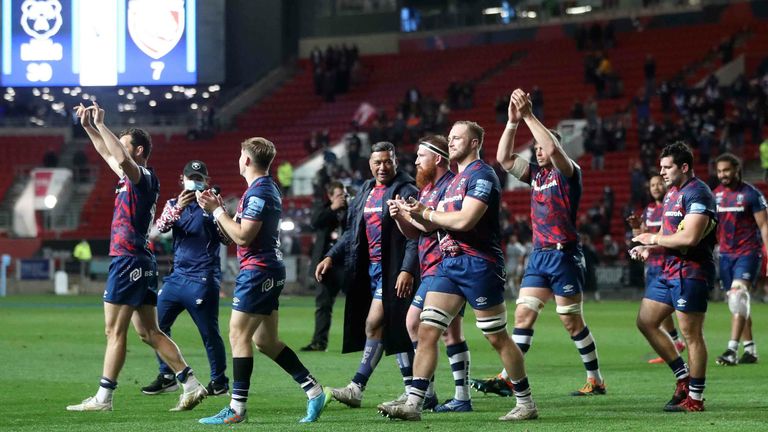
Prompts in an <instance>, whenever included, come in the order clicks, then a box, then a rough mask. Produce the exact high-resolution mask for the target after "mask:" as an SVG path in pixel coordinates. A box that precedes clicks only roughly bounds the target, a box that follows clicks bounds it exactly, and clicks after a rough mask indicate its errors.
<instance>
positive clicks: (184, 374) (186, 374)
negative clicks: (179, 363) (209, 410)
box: [176, 366, 200, 392]
mask: <svg viewBox="0 0 768 432" xmlns="http://www.w3.org/2000/svg"><path fill="white" fill-rule="evenodd" d="M176 379H177V380H178V381H179V382H180V383H181V387H182V388H183V389H184V391H185V392H188V391H190V390H192V389H194V388H195V387H197V386H199V385H200V381H198V380H197V378H196V377H195V372H194V371H192V368H191V367H189V366H187V367H185V368H184V370H182V371H181V372H179V373H177V374H176Z"/></svg>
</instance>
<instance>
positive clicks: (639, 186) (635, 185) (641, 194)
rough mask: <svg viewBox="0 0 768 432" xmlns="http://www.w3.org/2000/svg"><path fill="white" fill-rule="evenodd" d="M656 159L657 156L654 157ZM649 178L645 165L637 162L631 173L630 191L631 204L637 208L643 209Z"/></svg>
mask: <svg viewBox="0 0 768 432" xmlns="http://www.w3.org/2000/svg"><path fill="white" fill-rule="evenodd" d="M654 157H655V156H654ZM646 181H647V178H646V176H645V171H644V170H643V165H642V164H641V163H640V161H635V163H634V164H633V165H632V171H631V172H630V173H629V191H630V202H631V203H632V204H633V205H635V206H636V207H642V206H643V204H644V203H645V200H646V196H645V182H646Z"/></svg>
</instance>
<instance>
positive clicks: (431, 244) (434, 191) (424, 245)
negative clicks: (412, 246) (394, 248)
mask: <svg viewBox="0 0 768 432" xmlns="http://www.w3.org/2000/svg"><path fill="white" fill-rule="evenodd" d="M455 176H456V175H455V174H454V173H453V172H452V171H446V173H445V174H443V176H442V177H440V179H439V180H438V181H437V183H435V184H431V183H430V184H428V185H426V186H424V189H422V190H421V192H419V202H421V203H422V204H424V205H425V206H427V207H429V208H431V209H436V208H437V204H438V203H439V202H440V200H441V199H442V198H443V196H444V195H445V188H446V187H447V186H448V183H450V182H451V180H452V179H453V178H454V177H455ZM442 260H443V254H442V252H440V245H439V242H438V240H437V232H433V233H430V234H427V233H424V234H422V235H421V237H419V263H420V264H421V277H422V278H423V277H424V276H434V275H435V274H436V273H437V265H438V264H440V261H442Z"/></svg>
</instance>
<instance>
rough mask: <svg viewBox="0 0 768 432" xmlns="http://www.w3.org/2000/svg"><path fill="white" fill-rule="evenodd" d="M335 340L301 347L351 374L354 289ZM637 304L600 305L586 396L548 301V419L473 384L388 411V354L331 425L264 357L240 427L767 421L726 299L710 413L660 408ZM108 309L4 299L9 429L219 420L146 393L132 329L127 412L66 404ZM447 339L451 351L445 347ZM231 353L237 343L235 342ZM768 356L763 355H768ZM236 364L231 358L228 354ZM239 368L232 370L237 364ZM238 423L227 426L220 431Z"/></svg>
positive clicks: (470, 328)
mask: <svg viewBox="0 0 768 432" xmlns="http://www.w3.org/2000/svg"><path fill="white" fill-rule="evenodd" d="M222 303H223V305H222V308H221V322H222V323H223V325H222V328H223V330H224V333H225V335H224V337H225V340H226V328H227V322H228V318H229V309H228V307H227V306H228V305H227V304H226V303H227V302H222ZM338 303H339V304H338V305H337V308H336V311H335V315H334V316H335V317H336V318H337V319H336V320H335V321H334V322H333V329H332V337H331V345H330V347H329V351H328V352H327V353H299V354H300V357H301V358H302V360H303V361H304V362H305V364H306V365H307V366H308V367H309V369H310V370H311V371H312V373H313V374H314V375H315V376H316V377H317V378H318V379H319V380H320V381H321V382H322V383H324V384H325V385H328V386H343V385H345V384H347V382H348V381H349V379H350V378H351V377H352V375H353V373H354V371H355V370H356V368H357V364H358V362H359V360H360V356H359V354H349V355H341V354H339V350H340V336H341V322H340V317H341V316H343V310H342V304H343V299H342V300H341V301H340V302H338ZM312 305H313V300H312V299H310V298H283V299H282V307H281V309H280V313H281V322H280V330H281V336H282V338H283V340H284V341H285V342H287V343H288V344H289V345H290V346H292V347H293V348H294V349H296V350H298V348H299V347H300V346H302V345H304V344H306V343H307V342H308V341H309V338H310V335H311V333H312V327H313V322H314V318H313V316H314V315H313V314H314V309H313V306H312ZM637 307H638V304H637V303H634V302H603V303H589V304H587V305H586V306H585V309H586V313H587V319H588V323H589V325H590V328H591V329H592V331H593V332H594V335H595V337H596V339H597V343H598V347H599V353H600V364H601V368H602V371H603V373H604V375H605V378H606V380H607V385H608V395H607V396H596V397H585V398H574V397H571V396H568V393H569V392H570V391H572V390H575V389H577V388H578V387H580V386H581V384H582V383H583V382H584V369H583V366H582V364H581V361H580V359H579V356H578V354H577V352H576V350H575V348H574V345H573V343H572V342H571V340H570V339H569V338H568V336H567V335H566V333H565V331H564V330H563V329H562V326H561V325H560V323H559V321H558V319H557V317H556V316H555V314H554V313H553V310H552V307H551V306H548V307H547V309H545V312H544V313H543V314H542V316H541V317H540V320H539V323H538V325H537V328H536V336H535V339H534V343H533V348H532V350H531V352H530V353H528V355H527V358H526V360H527V367H528V375H529V377H530V380H531V384H532V386H533V394H534V397H535V399H536V402H537V403H538V405H539V410H540V416H541V418H540V419H539V420H536V421H531V422H525V423H520V424H510V423H501V422H498V421H497V420H496V418H497V417H498V416H500V415H502V414H504V413H506V412H507V411H508V410H509V409H510V408H511V407H512V405H513V403H514V399H511V398H500V397H498V396H494V395H482V394H478V393H473V397H474V399H473V404H474V408H475V411H474V412H473V413H464V414H433V413H427V414H425V415H424V420H423V421H422V422H421V423H408V424H405V423H402V422H395V421H390V420H388V419H385V418H383V417H381V416H379V415H378V414H377V412H376V408H375V406H376V404H378V403H379V402H382V401H385V400H391V399H394V398H395V397H396V396H398V395H399V394H400V392H401V391H402V386H401V377H400V374H399V371H398V369H397V368H396V366H395V361H394V358H393V357H385V358H384V359H382V361H381V363H380V365H379V368H378V369H377V370H376V373H375V374H374V376H373V378H372V379H371V381H370V383H369V387H368V390H367V391H366V393H365V399H364V400H363V407H362V408H361V409H354V410H353V409H350V408H347V407H345V406H343V405H341V404H339V403H337V402H332V403H331V405H330V406H329V407H328V408H327V411H326V412H325V413H324V414H323V416H322V418H321V419H320V421H319V422H318V423H316V424H311V425H300V424H298V423H296V422H297V420H298V419H299V418H301V417H302V416H303V414H304V410H305V405H306V399H305V397H304V394H303V393H302V392H301V390H300V389H299V388H298V386H297V385H296V384H295V383H294V382H293V381H292V380H291V378H290V377H289V376H287V375H286V374H285V373H284V372H283V371H282V370H281V369H280V368H279V367H278V366H276V365H275V364H273V363H272V362H271V361H270V360H268V359H267V358H266V357H263V356H261V355H257V357H256V361H255V366H254V374H253V378H252V384H251V398H250V401H249V408H250V409H249V415H250V418H249V422H248V423H246V424H242V425H237V426H235V427H234V428H235V429H242V430H269V431H273V430H331V431H355V432H360V431H368V430H376V431H378V430H402V429H404V428H407V429H408V430H439V431H443V430H450V431H460V430H472V431H478V430H482V431H491V430H518V431H520V430H531V431H554V430H563V431H603V430H606V431H607V430H614V431H639V430H654V431H662V430H670V431H672V430H674V431H699V430H728V431H757V430H766V429H768V402H767V401H766V398H765V396H766V394H768V374H766V369H767V368H766V363H765V362H763V363H759V364H757V365H741V366H737V367H721V366H716V365H715V364H714V358H715V356H716V355H718V354H720V353H721V352H722V351H723V349H724V347H725V344H726V342H727V339H728V328H729V324H728V323H729V314H728V312H727V307H726V306H725V305H724V304H722V303H713V304H711V305H710V314H709V315H708V317H707V321H706V335H707V341H708V343H709V349H710V360H709V363H708V366H709V368H708V369H709V372H708V376H707V390H706V393H705V395H706V399H707V403H706V407H707V412H704V413H695V414H669V413H663V412H662V411H661V407H662V405H663V404H664V403H665V402H666V401H667V400H668V398H669V397H670V396H671V394H672V390H673V378H672V375H671V372H670V370H669V369H668V368H667V367H666V366H665V365H649V364H647V363H646V361H647V360H648V359H649V358H650V357H651V352H650V349H649V347H648V345H647V344H646V342H645V341H644V340H643V338H642V337H641V336H640V334H639V333H638V331H637V330H636V329H635V325H634V319H635V314H636V311H637ZM767 312H768V306H767V305H763V304H756V305H754V306H753V314H754V317H755V329H756V331H757V334H758V337H757V342H758V345H761V348H762V349H763V352H766V351H765V350H768V345H766V344H768V338H766V336H765V328H766V327H765V318H764V317H765V315H766V313H767ZM467 321H468V322H467V324H466V325H465V329H466V333H467V337H468V340H469V344H470V347H471V348H472V373H473V375H474V376H478V377H485V376H488V375H492V374H495V373H496V372H498V369H499V363H498V360H497V358H496V355H495V354H494V353H493V352H492V351H491V348H490V346H489V345H488V344H487V343H486V342H485V341H484V340H483V338H482V336H481V334H480V332H479V331H478V330H477V329H476V328H475V327H474V323H473V319H472V317H471V314H470V316H469V317H468V320H467ZM102 322H103V312H102V306H101V301H100V299H99V298H97V297H72V298H70V297H52V296H43V297H39V296H36V297H29V296H22V297H11V298H3V299H0V389H2V391H0V430H3V431H5V430H8V431H54V430H56V431H59V430H72V431H110V432H111V431H155V430H158V431H163V432H171V431H184V432H189V431H198V430H200V431H202V430H216V429H217V427H215V426H203V425H199V424H197V419H198V418H200V417H203V416H209V415H213V414H215V413H216V412H218V411H219V409H221V408H222V407H224V406H225V404H227V403H228V398H227V397H218V398H209V399H206V400H205V401H204V402H203V404H202V405H200V406H199V407H197V408H195V410H194V411H191V412H182V413H172V412H168V409H169V408H171V407H173V406H174V404H175V403H176V399H177V397H178V393H173V394H167V395H161V396H144V395H142V394H141V393H140V391H139V388H140V387H141V386H143V385H146V384H147V383H148V382H149V381H151V380H152V379H153V378H154V376H155V375H156V373H157V369H156V364H155V360H154V356H153V354H152V352H151V351H150V350H149V349H148V348H147V347H146V346H144V345H143V344H142V343H141V342H140V341H139V339H138V337H137V336H136V335H135V333H133V332H132V333H131V335H130V336H129V341H128V349H129V353H128V358H127V361H126V365H125V368H124V369H123V372H122V374H121V375H120V379H119V382H120V386H119V389H118V391H117V392H116V394H115V405H114V407H115V411H114V412H109V413H102V412H96V413H72V412H67V411H65V409H64V408H65V406H66V405H68V404H73V403H77V402H79V401H80V400H82V399H84V398H85V397H87V396H90V395H92V394H94V392H95V390H96V385H97V380H98V378H99V375H100V373H101V362H102V357H103V353H104V337H103V335H102V333H103V329H102V326H103V324H102ZM173 336H174V339H175V340H176V341H177V342H178V343H179V345H180V346H181V348H182V351H183V352H184V355H185V357H186V359H187V361H188V362H189V363H190V364H191V365H192V366H193V367H194V368H195V369H196V370H197V371H198V376H200V377H201V380H207V374H208V365H207V360H206V357H205V352H204V349H203V348H202V346H201V343H200V339H199V336H198V334H197V331H196V329H195V328H194V325H193V324H192V322H191V320H190V319H189V317H188V316H187V315H182V317H181V318H180V320H179V322H178V323H177V324H176V326H175V328H174V333H173ZM442 350H443V348H441V351H442ZM227 351H228V352H229V347H227ZM765 360H766V359H763V361H765ZM228 365H231V360H229V358H228ZM228 372H230V371H228ZM437 384H438V396H439V397H440V399H441V400H443V399H445V398H449V397H451V396H452V395H453V389H452V379H451V376H450V372H449V369H448V366H447V361H446V358H445V357H444V356H443V355H441V357H440V364H439V366H438V375H437ZM224 428H227V429H228V428H229V426H225V427H218V429H222V430H223V429H224Z"/></svg>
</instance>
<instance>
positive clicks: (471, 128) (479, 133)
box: [453, 120, 485, 147]
mask: <svg viewBox="0 0 768 432" xmlns="http://www.w3.org/2000/svg"><path fill="white" fill-rule="evenodd" d="M453 125H454V126H456V125H464V126H466V127H467V131H468V132H469V136H470V138H471V139H477V141H478V142H479V144H480V145H479V146H478V147H482V146H483V138H485V129H483V127H482V126H480V125H479V124H477V123H476V122H473V121H471V120H459V121H457V122H456V123H454V124H453Z"/></svg>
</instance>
